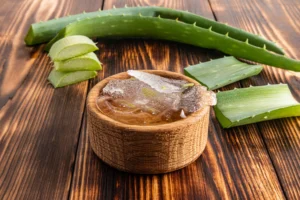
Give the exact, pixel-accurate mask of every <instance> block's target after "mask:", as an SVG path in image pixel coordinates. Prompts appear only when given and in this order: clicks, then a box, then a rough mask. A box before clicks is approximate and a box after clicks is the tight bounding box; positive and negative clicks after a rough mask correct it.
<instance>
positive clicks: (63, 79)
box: [48, 69, 97, 88]
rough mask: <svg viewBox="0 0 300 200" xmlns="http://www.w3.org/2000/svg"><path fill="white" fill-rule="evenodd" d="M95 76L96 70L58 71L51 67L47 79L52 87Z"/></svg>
mask: <svg viewBox="0 0 300 200" xmlns="http://www.w3.org/2000/svg"><path fill="white" fill-rule="evenodd" d="M95 76H97V72H96V71H76V72H59V71H56V70H54V69H53V70H52V71H51V72H50V74H49V77H48V80H49V81H50V83H51V84H52V85H53V87H54V88H58V87H63V86H67V85H71V84H74V83H78V82H81V81H85V80H88V79H90V78H94V77H95Z"/></svg>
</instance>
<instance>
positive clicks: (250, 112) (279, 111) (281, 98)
mask: <svg viewBox="0 0 300 200" xmlns="http://www.w3.org/2000/svg"><path fill="white" fill-rule="evenodd" d="M217 101H218V103H217V105H216V106H215V107H214V110H215V113H216V116H217V118H218V120H219V122H220V123H221V125H222V127H223V128H230V127H233V126H240V125H244V124H251V123H255V122H261V121H266V120H271V119H278V118H284V117H292V116H300V104H299V102H297V101H296V100H295V99H294V97H293V95H292V94H291V92H290V90H289V87H288V86H287V85H286V84H278V85H267V86H256V87H249V88H242V89H235V90H230V91H225V92H219V93H217Z"/></svg>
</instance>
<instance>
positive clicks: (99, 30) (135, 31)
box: [47, 15, 300, 71]
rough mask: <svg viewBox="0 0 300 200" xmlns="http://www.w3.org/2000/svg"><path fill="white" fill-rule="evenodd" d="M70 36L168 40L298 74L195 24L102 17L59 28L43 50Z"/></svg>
mask: <svg viewBox="0 0 300 200" xmlns="http://www.w3.org/2000/svg"><path fill="white" fill-rule="evenodd" d="M70 35H85V36H88V37H123V38H131V37H143V38H155V39H163V40H171V41H176V42H181V43H186V44H191V45H195V46H200V47H204V48H211V49H217V50H220V51H222V52H224V53H227V54H230V55H232V56H235V57H239V58H244V59H247V60H251V61H255V62H259V63H263V64H267V65H271V66H276V67H279V68H283V69H288V70H293V71H300V61H297V60H293V59H290V58H287V57H285V56H283V55H279V54H275V53H273V52H270V51H268V50H267V49H266V48H265V46H264V47H257V46H253V45H251V44H250V43H249V41H248V40H246V41H244V42H242V41H240V40H236V39H234V38H231V37H230V35H229V36H228V35H223V34H219V33H217V32H215V31H214V27H211V28H208V29H206V28H201V27H199V26H197V24H186V23H183V22H180V21H176V20H170V19H163V18H160V17H156V18H154V17H145V16H126V15H125V16H123V15H120V16H113V17H112V16H103V17H94V18H90V19H84V20H81V21H78V22H73V23H71V24H69V25H67V26H66V27H65V28H64V29H62V30H61V31H60V32H59V34H58V35H57V37H55V38H54V39H53V40H52V41H51V42H50V43H49V44H48V45H47V48H49V47H51V45H52V44H53V43H54V42H55V41H57V40H58V39H60V38H63V37H66V36H70Z"/></svg>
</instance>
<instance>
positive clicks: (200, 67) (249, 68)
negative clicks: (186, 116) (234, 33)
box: [184, 56, 263, 90]
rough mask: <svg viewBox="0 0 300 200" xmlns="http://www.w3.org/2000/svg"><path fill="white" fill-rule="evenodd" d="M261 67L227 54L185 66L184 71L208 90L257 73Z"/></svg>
mask: <svg viewBox="0 0 300 200" xmlns="http://www.w3.org/2000/svg"><path fill="white" fill-rule="evenodd" d="M262 69H263V67H262V66H260V65H249V64H247V63H243V62H241V61H239V60H237V59H236V58H235V57H232V56H229V57H224V58H219V59H215V60H211V61H208V62H204V63H200V64H197V65H193V66H189V67H186V68H184V73H185V75H187V76H189V77H191V78H193V79H195V80H197V81H198V82H199V83H201V84H202V85H205V86H206V87H207V88H208V89H209V90H215V89H218V88H220V87H223V86H225V85H229V84H231V83H234V82H236V81H239V80H242V79H245V78H248V77H250V76H254V75H257V74H259V73H260V72H261V70H262Z"/></svg>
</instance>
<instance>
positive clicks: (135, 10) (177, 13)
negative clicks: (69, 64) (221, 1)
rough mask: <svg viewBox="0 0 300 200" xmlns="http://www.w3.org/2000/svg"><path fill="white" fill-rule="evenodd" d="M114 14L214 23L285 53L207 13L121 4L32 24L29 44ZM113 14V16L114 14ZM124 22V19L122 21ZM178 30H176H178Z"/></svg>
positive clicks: (233, 34)
mask: <svg viewBox="0 0 300 200" xmlns="http://www.w3.org/2000/svg"><path fill="white" fill-rule="evenodd" d="M111 15H143V16H148V17H158V16H160V17H161V18H167V19H172V20H175V19H178V20H179V21H182V22H184V23H187V24H194V23H196V24H197V26H199V27H202V28H205V29H208V28H209V27H213V29H214V32H217V33H219V34H222V35H225V34H229V35H230V37H232V38H234V39H236V40H239V41H246V40H247V39H248V40H249V43H250V44H252V45H254V46H257V47H264V46H265V47H266V49H267V50H270V51H273V52H275V53H278V54H284V52H283V50H282V48H280V47H278V46H277V45H276V44H275V43H274V42H271V41H269V40H266V39H264V38H262V37H260V36H258V35H255V34H252V33H249V32H246V31H244V30H241V29H238V28H235V27H232V26H228V25H226V24H223V23H220V22H216V21H213V20H210V19H207V18H205V17H202V16H199V15H195V14H192V13H189V12H187V11H181V10H173V9H170V8H162V7H131V8H118V9H112V10H105V11H96V12H90V13H81V14H77V15H73V16H67V17H62V18H59V19H52V20H49V21H46V22H39V23H35V24H32V25H31V26H30V28H29V30H28V33H27V35H26V37H25V43H26V44H27V45H34V44H40V43H44V42H48V41H50V40H51V39H52V38H53V37H55V35H56V34H57V33H58V32H59V31H60V30H61V29H63V28H64V27H65V26H67V25H68V24H70V23H72V22H75V21H77V20H83V19H86V18H93V17H96V16H111ZM111 17H113V16H111ZM120 23H122V21H120ZM174 34H176V33H174Z"/></svg>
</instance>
